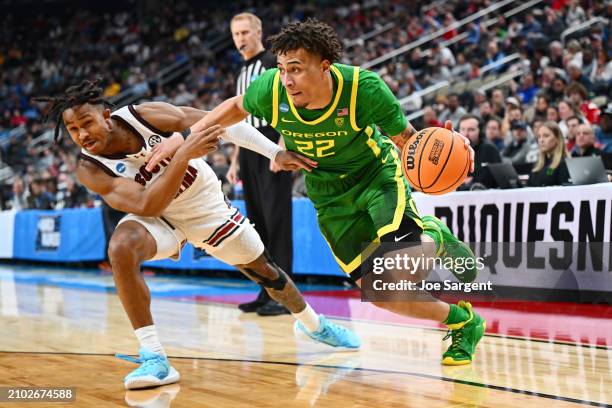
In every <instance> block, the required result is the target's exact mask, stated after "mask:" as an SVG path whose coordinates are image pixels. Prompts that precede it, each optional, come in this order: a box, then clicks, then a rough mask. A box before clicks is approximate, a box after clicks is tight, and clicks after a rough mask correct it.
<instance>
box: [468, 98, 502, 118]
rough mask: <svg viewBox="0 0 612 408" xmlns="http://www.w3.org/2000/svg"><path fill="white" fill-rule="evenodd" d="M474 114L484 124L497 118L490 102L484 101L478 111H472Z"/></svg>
mask: <svg viewBox="0 0 612 408" xmlns="http://www.w3.org/2000/svg"><path fill="white" fill-rule="evenodd" d="M472 114H473V115H476V116H479V117H480V119H481V120H482V122H483V123H486V122H488V121H489V120H491V119H493V118H496V117H497V116H495V114H494V113H493V108H492V107H491V102H489V101H488V100H484V101H482V102H481V103H480V104H479V105H478V109H474V110H473V111H472Z"/></svg>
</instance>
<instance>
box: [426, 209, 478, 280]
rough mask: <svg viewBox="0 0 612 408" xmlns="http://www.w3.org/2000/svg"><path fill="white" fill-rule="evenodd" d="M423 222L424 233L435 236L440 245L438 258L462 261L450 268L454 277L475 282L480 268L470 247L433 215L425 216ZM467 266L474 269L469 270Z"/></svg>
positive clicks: (454, 263)
mask: <svg viewBox="0 0 612 408" xmlns="http://www.w3.org/2000/svg"><path fill="white" fill-rule="evenodd" d="M421 221H422V222H423V227H424V228H423V229H424V232H425V233H429V234H430V235H434V236H435V237H433V238H434V241H436V244H438V251H437V253H436V255H437V256H439V257H440V258H452V259H453V260H457V259H461V261H460V262H453V265H457V266H455V267H454V268H450V271H451V272H452V273H453V275H455V277H456V278H457V279H459V280H460V281H461V282H464V283H467V282H473V281H474V279H476V275H477V273H478V268H477V267H476V257H475V256H474V252H472V249H471V248H470V246H469V245H467V244H466V243H464V242H462V241H460V240H459V239H458V238H457V237H455V236H454V235H453V233H452V232H451V230H450V229H449V228H448V227H447V226H446V224H445V223H443V222H442V221H441V220H440V219H439V218H436V217H434V216H433V215H425V216H423V217H421ZM436 238H437V239H436ZM468 259H472V261H470V262H467V260H468ZM466 265H468V266H472V267H471V268H467V267H466Z"/></svg>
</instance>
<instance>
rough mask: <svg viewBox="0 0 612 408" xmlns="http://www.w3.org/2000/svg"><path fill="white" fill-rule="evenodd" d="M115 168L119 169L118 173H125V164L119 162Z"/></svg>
mask: <svg viewBox="0 0 612 408" xmlns="http://www.w3.org/2000/svg"><path fill="white" fill-rule="evenodd" d="M115 170H117V173H123V172H124V171H125V164H123V163H117V166H115Z"/></svg>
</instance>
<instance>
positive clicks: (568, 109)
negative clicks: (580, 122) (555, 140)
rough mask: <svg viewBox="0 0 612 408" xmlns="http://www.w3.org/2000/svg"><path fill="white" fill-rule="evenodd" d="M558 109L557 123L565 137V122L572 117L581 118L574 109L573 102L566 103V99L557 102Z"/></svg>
mask: <svg viewBox="0 0 612 408" xmlns="http://www.w3.org/2000/svg"><path fill="white" fill-rule="evenodd" d="M558 109H559V121H558V122H557V123H558V125H559V128H560V129H561V132H562V133H563V135H565V136H567V133H568V126H567V120H568V119H569V118H571V117H572V116H575V117H578V118H582V113H581V112H580V110H579V109H578V108H577V107H576V105H574V103H573V102H571V101H568V100H567V99H565V100H562V101H561V102H559V106H558Z"/></svg>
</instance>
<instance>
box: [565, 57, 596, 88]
mask: <svg viewBox="0 0 612 408" xmlns="http://www.w3.org/2000/svg"><path fill="white" fill-rule="evenodd" d="M567 75H568V77H569V79H570V81H573V82H574V83H578V84H581V85H582V86H584V87H585V88H586V89H587V90H589V91H590V90H591V89H592V88H593V83H592V82H591V80H590V79H589V77H587V76H586V75H584V74H583V73H582V68H581V62H578V61H574V60H572V61H570V62H569V64H568V65H567Z"/></svg>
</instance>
